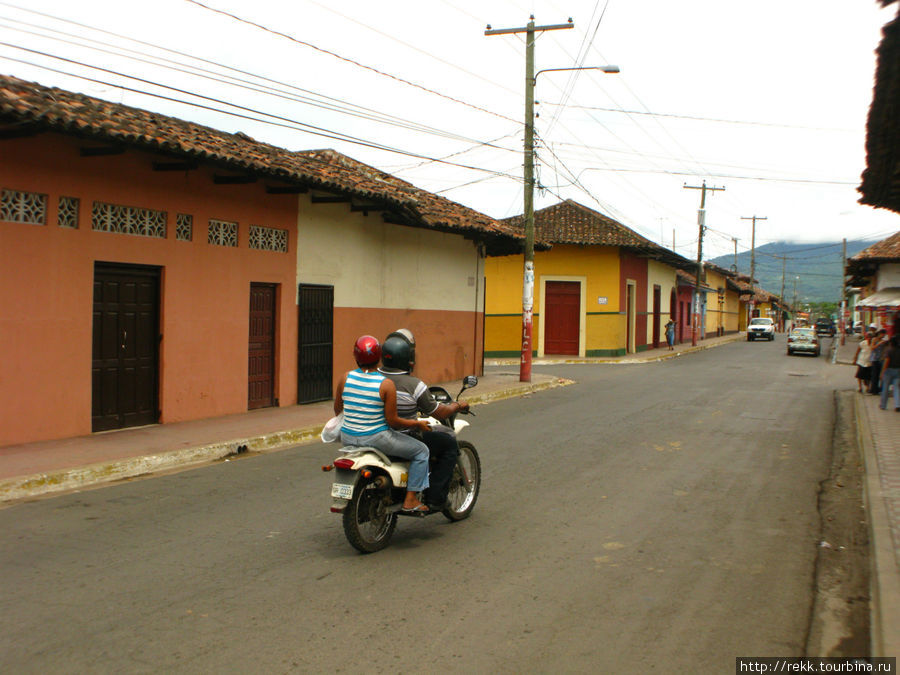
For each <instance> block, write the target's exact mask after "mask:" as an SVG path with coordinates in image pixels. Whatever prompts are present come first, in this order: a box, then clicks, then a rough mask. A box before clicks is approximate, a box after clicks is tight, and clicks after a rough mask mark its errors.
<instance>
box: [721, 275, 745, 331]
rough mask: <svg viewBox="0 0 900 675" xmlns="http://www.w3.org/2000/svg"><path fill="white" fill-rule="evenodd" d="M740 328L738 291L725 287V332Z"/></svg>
mask: <svg viewBox="0 0 900 675" xmlns="http://www.w3.org/2000/svg"><path fill="white" fill-rule="evenodd" d="M739 330H741V300H740V296H739V295H738V292H737V291H735V290H733V289H731V288H728V286H726V287H725V332H726V333H735V332H737V331H739Z"/></svg>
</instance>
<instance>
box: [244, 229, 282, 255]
mask: <svg viewBox="0 0 900 675" xmlns="http://www.w3.org/2000/svg"><path fill="white" fill-rule="evenodd" d="M250 248H255V249H257V250H259V251H280V252H281V253H287V250H288V231H287V230H277V229H275V228H274V227H263V226H262V225H251V226H250Z"/></svg>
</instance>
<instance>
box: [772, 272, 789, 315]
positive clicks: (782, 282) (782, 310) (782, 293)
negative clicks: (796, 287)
mask: <svg viewBox="0 0 900 675" xmlns="http://www.w3.org/2000/svg"><path fill="white" fill-rule="evenodd" d="M772 257H773V258H781V295H780V296H779V299H780V300H781V304H782V305H784V275H785V272H786V271H787V259H788V257H787V256H786V255H773V256H772ZM778 325H780V326H781V330H784V307H782V308H781V312H779V317H778Z"/></svg>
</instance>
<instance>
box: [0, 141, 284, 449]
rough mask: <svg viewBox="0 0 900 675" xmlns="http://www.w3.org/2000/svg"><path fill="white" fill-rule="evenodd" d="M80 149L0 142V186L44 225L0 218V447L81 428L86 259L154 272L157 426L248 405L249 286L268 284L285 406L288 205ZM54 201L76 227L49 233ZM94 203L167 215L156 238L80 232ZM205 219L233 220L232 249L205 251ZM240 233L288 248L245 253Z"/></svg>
mask: <svg viewBox="0 0 900 675" xmlns="http://www.w3.org/2000/svg"><path fill="white" fill-rule="evenodd" d="M85 145H91V144H90V143H88V142H80V141H77V140H75V139H72V138H70V137H64V136H60V135H56V134H41V135H38V136H36V137H32V138H22V139H14V140H4V141H0V153H2V155H0V187H2V188H6V189H11V190H20V191H26V192H37V193H42V194H46V195H48V197H49V198H48V213H47V221H46V224H45V225H28V224H22V223H15V222H5V221H0V254H2V261H3V264H2V265H0V359H2V360H0V418H2V423H0V445H8V444H12V443H19V442H26V441H34V440H42V439H49V438H61V437H66V436H75V435H80V434H87V433H90V431H91V361H92V330H93V328H92V310H93V295H92V290H93V274H94V263H95V262H96V261H106V262H117V263H125V264H144V265H155V266H159V267H161V268H162V278H161V309H160V332H161V334H162V336H163V338H162V342H161V345H160V383H159V405H160V409H161V418H160V421H161V422H173V421H179V420H187V419H197V418H201V417H209V416H216V415H223V414H228V413H234V412H241V411H244V410H246V409H247V369H248V366H247V363H248V358H247V355H248V330H249V319H248V317H249V309H248V308H249V293H250V284H251V282H262V283H274V284H279V293H278V299H277V326H276V366H275V373H276V375H275V380H276V381H275V396H276V397H277V398H278V399H279V400H280V403H281V405H288V404H291V403H294V402H295V401H296V370H297V368H296V341H297V312H296V304H295V280H296V269H295V266H296V249H295V246H296V197H295V196H292V195H269V194H266V192H265V186H264V184H263V183H262V182H259V183H254V184H249V185H216V184H214V183H213V179H212V173H213V172H212V170H211V169H209V168H200V169H199V170H194V171H182V172H160V171H153V170H152V162H153V161H154V160H157V161H159V160H165V158H163V157H159V156H155V155H152V154H149V153H143V152H137V151H128V152H126V153H125V154H120V155H112V156H104V157H81V156H80V155H79V148H80V147H83V146H85ZM169 161H171V160H169ZM60 196H67V197H77V198H79V199H80V213H79V228H78V229H77V230H72V229H65V228H60V227H58V226H57V213H56V212H57V202H58V199H59V197H60ZM95 200H97V201H102V202H108V203H113V204H119V205H125V206H136V207H143V208H151V209H157V210H164V211H166V212H167V213H168V225H167V234H166V238H165V239H155V238H151V237H143V236H134V235H127V234H114V233H107V232H94V231H92V230H91V205H92V202H93V201H95ZM176 213H186V214H191V215H192V216H193V230H194V231H193V241H190V242H184V241H176V239H175V215H176ZM210 218H216V219H221V220H228V221H237V222H238V223H239V246H238V248H226V247H221V246H214V245H210V244H208V243H207V240H206V232H207V223H208V221H209V219H210ZM251 224H253V225H262V226H265V227H271V228H277V229H285V230H288V233H289V234H288V241H289V250H288V252H287V253H281V252H272V251H257V250H251V249H249V247H248V232H249V225H251Z"/></svg>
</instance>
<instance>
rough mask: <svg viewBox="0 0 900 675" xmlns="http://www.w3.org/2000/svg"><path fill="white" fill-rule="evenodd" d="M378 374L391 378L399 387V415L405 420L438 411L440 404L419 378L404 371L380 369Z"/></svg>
mask: <svg viewBox="0 0 900 675" xmlns="http://www.w3.org/2000/svg"><path fill="white" fill-rule="evenodd" d="M378 372H379V373H381V374H382V375H384V376H385V377H387V378H389V379H390V380H391V381H393V383H394V384H395V385H396V387H397V415H398V416H400V417H403V418H404V419H408V420H414V419H416V413H418V412H421V413H422V414H423V415H430V414H431V413H433V412H434V411H435V410H437V407H438V402H437V401H435V400H434V396H432V395H431V392H430V391H428V386H427V385H426V384H425V383H424V382H422V380H420V379H419V378H418V377H413V376H412V375H410V374H409V373H408V372H406V371H404V370H394V369H392V368H379V369H378Z"/></svg>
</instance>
